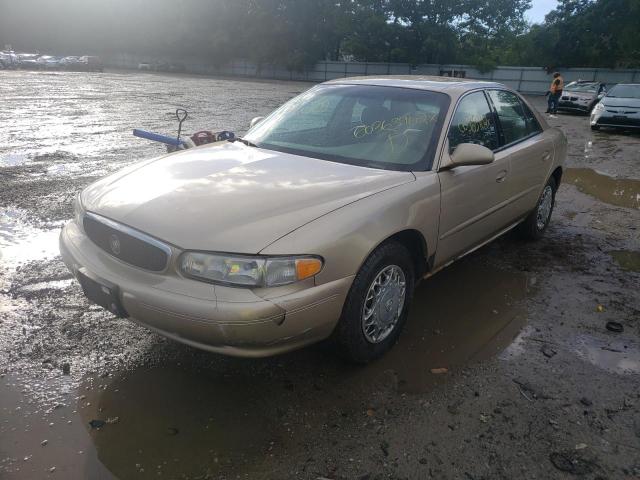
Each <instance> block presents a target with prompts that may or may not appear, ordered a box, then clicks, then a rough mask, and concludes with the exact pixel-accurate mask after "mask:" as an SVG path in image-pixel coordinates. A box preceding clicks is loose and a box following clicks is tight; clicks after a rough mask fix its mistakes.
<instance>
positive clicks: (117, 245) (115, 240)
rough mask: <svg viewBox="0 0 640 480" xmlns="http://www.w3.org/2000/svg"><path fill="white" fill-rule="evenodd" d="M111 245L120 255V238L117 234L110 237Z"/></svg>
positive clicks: (114, 251) (112, 249)
mask: <svg viewBox="0 0 640 480" xmlns="http://www.w3.org/2000/svg"><path fill="white" fill-rule="evenodd" d="M109 246H110V247H111V251H112V252H113V254H114V255H120V239H119V238H118V236H117V235H111V237H109Z"/></svg>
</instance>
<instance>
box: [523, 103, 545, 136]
mask: <svg viewBox="0 0 640 480" xmlns="http://www.w3.org/2000/svg"><path fill="white" fill-rule="evenodd" d="M520 103H522V109H523V110H524V116H525V120H526V121H527V130H528V131H529V135H534V134H536V133H540V132H541V131H542V127H541V126H540V122H538V119H537V118H536V116H535V115H534V114H533V112H532V111H531V109H530V108H529V106H528V105H527V104H526V103H524V102H523V101H520Z"/></svg>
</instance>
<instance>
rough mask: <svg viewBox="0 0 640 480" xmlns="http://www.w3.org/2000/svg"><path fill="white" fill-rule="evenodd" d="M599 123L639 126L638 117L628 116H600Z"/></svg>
mask: <svg viewBox="0 0 640 480" xmlns="http://www.w3.org/2000/svg"><path fill="white" fill-rule="evenodd" d="M598 124H600V125H614V126H615V125H619V126H629V127H640V119H638V118H629V117H622V116H619V117H600V119H599V120H598Z"/></svg>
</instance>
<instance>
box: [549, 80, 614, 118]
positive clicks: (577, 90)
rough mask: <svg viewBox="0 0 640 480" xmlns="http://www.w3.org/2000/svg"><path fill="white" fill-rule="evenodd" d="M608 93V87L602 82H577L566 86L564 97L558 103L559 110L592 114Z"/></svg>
mask: <svg viewBox="0 0 640 480" xmlns="http://www.w3.org/2000/svg"><path fill="white" fill-rule="evenodd" d="M605 93H606V86H605V84H604V83H602V82H592V81H587V80H577V81H575V82H571V83H568V84H567V85H565V87H564V90H563V91H562V97H560V102H558V109H559V110H569V111H574V112H582V113H587V114H588V113H591V110H593V107H595V105H596V103H598V101H599V100H600V99H601V98H602V97H603V96H604V94H605Z"/></svg>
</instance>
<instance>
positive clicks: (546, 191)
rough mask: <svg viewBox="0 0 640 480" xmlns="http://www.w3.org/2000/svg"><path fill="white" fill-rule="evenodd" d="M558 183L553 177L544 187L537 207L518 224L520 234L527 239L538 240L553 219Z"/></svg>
mask: <svg viewBox="0 0 640 480" xmlns="http://www.w3.org/2000/svg"><path fill="white" fill-rule="evenodd" d="M557 189H558V185H557V183H556V180H555V178H553V177H551V178H550V179H549V181H548V182H547V184H546V185H545V186H544V188H543V189H542V193H541V194H540V198H539V199H538V204H537V205H536V208H534V209H533V211H532V212H531V213H530V214H529V215H528V216H527V218H525V220H524V221H523V222H522V223H521V224H520V225H518V231H519V233H520V236H521V237H523V238H524V239H526V240H538V239H539V238H541V237H542V235H543V234H544V232H545V230H546V229H547V227H548V226H549V222H550V221H551V213H552V212H553V206H554V204H555V201H556V190H557Z"/></svg>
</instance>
